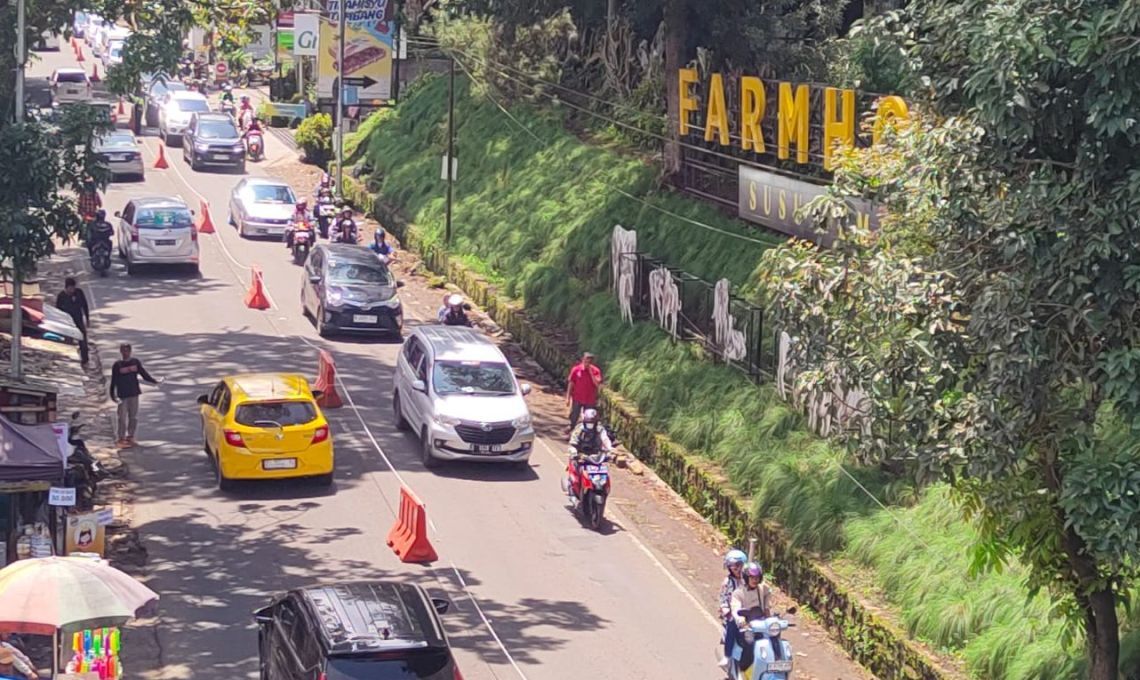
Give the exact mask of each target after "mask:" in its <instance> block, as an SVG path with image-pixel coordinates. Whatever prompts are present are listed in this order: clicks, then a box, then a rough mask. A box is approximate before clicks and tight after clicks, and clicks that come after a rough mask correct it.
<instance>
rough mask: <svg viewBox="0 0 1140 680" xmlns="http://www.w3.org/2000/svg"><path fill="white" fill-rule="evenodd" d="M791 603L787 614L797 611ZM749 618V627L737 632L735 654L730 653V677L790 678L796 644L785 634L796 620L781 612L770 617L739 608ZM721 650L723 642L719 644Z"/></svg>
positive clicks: (754, 679)
mask: <svg viewBox="0 0 1140 680" xmlns="http://www.w3.org/2000/svg"><path fill="white" fill-rule="evenodd" d="M795 613H796V608H795V607H791V608H790V609H788V611H787V612H786V614H795ZM737 614H739V615H740V616H743V617H746V618H747V619H748V628H747V629H745V630H743V631H742V632H741V634H740V635H739V636H737V638H736V640H735V642H734V644H733V646H732V655H731V656H729V657H728V668H727V669H726V671H725V672H726V673H727V675H728V680H789V678H791V677H792V667H793V666H794V665H795V664H794V660H795V656H793V655H792V645H791V644H789V643H788V641H787V640H785V639H783V637H782V634H783V632H784V631H785V630H787V629H788V628H793V627H795V625H796V624H794V623H789V622H788V621H787V620H786V619H783V618H780V615H779V614H776V615H773V616H769V617H767V618H760V617H757V618H752V617H751V616H750V612H749V610H747V609H742V610H740V611H739V612H737ZM742 642H743V643H744V645H745V646H741V643H742ZM717 653H718V654H719V653H720V646H718V652H717Z"/></svg>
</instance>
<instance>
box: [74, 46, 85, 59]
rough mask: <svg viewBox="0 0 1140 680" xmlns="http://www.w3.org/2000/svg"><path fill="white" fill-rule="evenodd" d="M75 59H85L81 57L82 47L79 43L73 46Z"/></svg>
mask: <svg viewBox="0 0 1140 680" xmlns="http://www.w3.org/2000/svg"><path fill="white" fill-rule="evenodd" d="M75 61H86V59H85V58H84V57H83V48H82V47H80V46H79V45H76V46H75Z"/></svg>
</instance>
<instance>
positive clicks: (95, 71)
mask: <svg viewBox="0 0 1140 680" xmlns="http://www.w3.org/2000/svg"><path fill="white" fill-rule="evenodd" d="M100 80H102V78H100V77H99V64H91V82H93V83H97V82H99V81H100Z"/></svg>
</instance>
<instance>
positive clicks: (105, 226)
mask: <svg viewBox="0 0 1140 680" xmlns="http://www.w3.org/2000/svg"><path fill="white" fill-rule="evenodd" d="M114 236H115V228H114V227H112V226H111V223H110V222H108V221H107V211H106V210H103V209H102V208H100V209H99V210H96V211H95V219H93V220H92V221H91V223H90V224H88V225H87V234H86V235H85V238H86V240H87V254H88V255H91V253H92V250H94V246H95V244H96V243H98V242H99V241H100V240H101V239H105V240H107V241H110V240H112V239H113V238H114Z"/></svg>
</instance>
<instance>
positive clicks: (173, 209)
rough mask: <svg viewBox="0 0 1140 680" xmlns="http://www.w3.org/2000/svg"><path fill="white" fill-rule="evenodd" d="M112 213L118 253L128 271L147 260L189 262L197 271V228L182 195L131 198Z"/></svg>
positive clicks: (130, 272)
mask: <svg viewBox="0 0 1140 680" xmlns="http://www.w3.org/2000/svg"><path fill="white" fill-rule="evenodd" d="M115 217H117V218H118V219H119V229H118V242H119V243H118V249H119V256H120V257H122V258H124V259H126V261H127V273H128V274H135V273H137V272H138V269H139V266H140V265H149V264H181V265H192V266H193V267H194V271H195V272H197V271H198V254H199V250H198V228H197V227H196V226H194V213H193V211H191V210H190V208H189V207H187V205H186V203H185V202H184V201H183V200H182V199H181V198H178V197H175V196H165V197H150V198H134V199H131V200H130V201H128V202H127V205H126V206H125V207H124V208H123V210H122V211H121V212H116V213H115Z"/></svg>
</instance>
